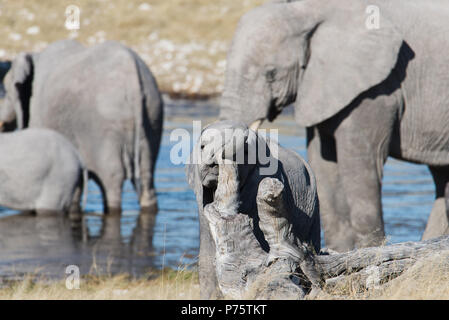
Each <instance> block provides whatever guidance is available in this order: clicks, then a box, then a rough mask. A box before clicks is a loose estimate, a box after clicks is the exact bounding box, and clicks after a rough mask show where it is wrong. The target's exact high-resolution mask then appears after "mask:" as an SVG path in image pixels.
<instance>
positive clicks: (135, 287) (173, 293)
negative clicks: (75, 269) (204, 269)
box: [0, 269, 199, 300]
mask: <svg viewBox="0 0 449 320" xmlns="http://www.w3.org/2000/svg"><path fill="white" fill-rule="evenodd" d="M71 299H74V300H113V299H120V300H152V299H163V300H171V299H178V300H193V299H199V284H198V276H197V273H195V272H191V271H173V270H169V269H166V270H164V271H163V272H162V271H160V270H159V271H154V272H153V273H152V274H150V275H149V276H148V277H147V278H145V279H132V278H131V277H129V276H128V275H116V276H86V277H83V278H82V279H81V281H80V288H79V289H73V290H68V289H67V288H66V285H65V282H64V281H58V282H51V281H46V280H45V279H40V280H37V281H36V280H35V279H33V277H32V276H29V277H27V278H25V279H24V280H22V281H18V282H12V283H11V284H9V285H8V286H5V287H4V288H2V289H0V300H71Z"/></svg>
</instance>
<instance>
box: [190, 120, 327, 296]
mask: <svg viewBox="0 0 449 320" xmlns="http://www.w3.org/2000/svg"><path fill="white" fill-rule="evenodd" d="M209 129H215V130H218V131H217V132H220V133H222V132H224V130H225V129H232V130H234V131H237V130H240V131H239V132H243V136H244V139H241V140H239V139H237V140H235V141H236V142H235V144H233V143H232V140H231V141H226V142H224V144H223V146H224V148H235V149H234V150H241V149H242V148H245V149H244V150H249V148H253V149H252V150H256V149H257V148H267V149H264V150H269V153H270V156H271V157H273V161H277V163H278V167H277V171H276V172H275V173H274V174H272V175H270V176H267V175H262V174H261V169H262V165H261V164H260V162H259V159H257V161H256V163H255V164H248V161H247V159H245V161H244V163H240V164H238V183H239V190H240V191H239V195H238V196H239V199H240V200H241V201H240V205H239V207H238V208H224V210H233V209H235V210H237V211H238V212H240V213H243V214H247V215H248V216H250V217H251V218H252V220H253V223H254V230H255V231H254V233H255V235H256V238H257V239H258V241H259V242H260V243H261V247H262V248H263V249H264V250H265V251H267V252H268V251H270V247H269V242H267V239H265V238H264V234H263V232H262V230H261V229H260V228H259V226H258V223H259V216H258V209H257V201H256V198H257V192H258V186H259V184H260V182H261V181H262V180H263V179H264V178H267V177H270V178H276V179H278V180H279V181H281V182H282V183H283V184H284V190H283V198H284V206H285V208H286V210H285V211H286V212H288V216H289V217H288V219H289V220H290V223H291V224H292V233H293V235H294V236H293V237H294V238H295V239H296V240H294V241H299V242H301V243H308V244H310V245H311V246H312V247H313V248H314V250H316V252H319V250H320V218H319V210H318V207H319V204H318V197H317V192H316V185H315V178H314V175H313V173H312V171H311V169H310V167H309V166H308V164H307V163H306V162H305V161H304V160H303V159H302V158H301V157H300V156H299V155H298V154H296V153H295V152H292V151H289V150H286V149H284V148H282V147H281V146H278V147H277V149H278V151H277V157H275V154H274V152H272V151H273V145H272V143H275V142H269V144H268V145H267V144H266V143H267V142H266V141H265V140H264V139H263V138H261V137H260V136H258V135H256V134H255V133H254V132H252V137H256V139H251V138H249V137H251V136H250V131H249V129H248V127H247V126H246V125H244V124H243V123H240V122H236V121H221V122H217V123H213V124H211V125H209V126H208V127H206V128H204V129H203V131H202V135H201V137H200V139H199V141H198V143H197V144H196V145H195V147H194V149H193V151H192V154H191V157H190V164H187V165H186V174H187V179H188V182H189V185H190V187H191V188H192V189H193V190H194V192H195V195H196V199H197V203H198V210H199V221H200V255H199V277H200V289H201V297H202V298H205V299H211V298H217V297H218V296H219V291H218V290H217V288H218V284H217V279H216V275H215V267H214V263H213V261H214V257H215V244H214V241H213V239H212V238H211V234H210V229H209V224H208V222H207V219H206V218H205V216H204V213H203V211H204V208H205V206H206V205H208V204H210V203H212V202H213V200H214V192H215V190H216V188H217V182H218V173H219V172H218V165H217V163H218V160H217V159H218V158H217V157H222V156H223V153H222V150H223V149H220V148H216V146H214V144H213V142H212V140H209V141H206V140H205V139H203V137H205V136H206V135H207V134H208V132H210V130H209ZM208 130H209V131H208ZM223 141H224V140H223ZM276 145H277V143H276ZM228 150H229V149H228ZM226 157H227V156H226ZM231 157H232V155H231ZM245 157H246V156H245ZM200 160H201V161H200ZM228 160H231V159H228Z"/></svg>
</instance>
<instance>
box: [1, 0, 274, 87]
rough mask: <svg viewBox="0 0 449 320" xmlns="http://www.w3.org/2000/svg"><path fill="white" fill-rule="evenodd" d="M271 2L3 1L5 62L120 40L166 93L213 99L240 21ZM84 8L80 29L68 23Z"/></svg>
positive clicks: (2, 49) (221, 79)
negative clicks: (60, 47) (73, 11)
mask: <svg viewBox="0 0 449 320" xmlns="http://www.w3.org/2000/svg"><path fill="white" fill-rule="evenodd" d="M264 2H265V0H214V1H210V0H147V2H145V1H142V0H140V1H139V0H115V1H106V0H62V1H59V0H58V1H57V0H40V1H27V0H0V33H1V34H2V37H0V59H11V58H13V57H14V56H15V55H16V54H17V53H18V52H20V51H39V50H41V49H42V48H44V47H45V46H46V45H47V44H48V43H51V42H53V41H56V40H59V39H64V38H68V37H71V36H76V38H77V39H78V40H80V41H81V42H82V43H84V44H86V45H92V44H95V43H98V42H103V41H105V40H118V41H121V42H123V43H125V44H127V45H129V46H130V47H132V48H133V49H135V50H136V51H137V52H138V53H139V54H140V55H141V56H142V57H143V59H144V60H145V61H146V62H147V64H148V65H149V66H150V68H151V70H152V71H153V72H154V74H155V76H156V78H157V80H158V82H159V85H160V87H161V88H162V90H164V91H170V92H184V93H190V94H195V93H196V94H206V95H207V94H215V93H219V92H220V91H221V88H222V82H223V73H224V69H225V63H226V62H225V59H226V52H227V47H228V44H229V41H230V39H231V38H232V34H233V33H234V30H235V27H236V25H237V22H238V19H239V18H240V17H241V15H242V14H243V13H244V12H246V11H248V10H250V9H251V8H253V7H255V6H257V5H260V4H262V3H264ZM68 5H76V6H78V7H79V8H80V9H81V19H80V30H79V31H78V32H77V34H73V33H72V34H71V31H69V30H67V29H66V28H65V26H64V24H65V20H66V17H65V10H66V7H67V6H68Z"/></svg>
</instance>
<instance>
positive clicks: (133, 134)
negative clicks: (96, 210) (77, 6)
mask: <svg viewBox="0 0 449 320" xmlns="http://www.w3.org/2000/svg"><path fill="white" fill-rule="evenodd" d="M4 86H5V90H6V96H5V98H4V101H3V104H2V106H1V108H0V126H3V127H4V128H5V129H7V130H15V129H18V130H19V131H16V132H15V133H14V134H3V135H2V136H4V137H2V139H4V140H11V142H10V143H9V144H5V146H2V148H3V149H2V151H3V152H2V158H1V159H0V170H1V171H0V175H2V176H3V175H5V176H6V177H8V179H9V180H16V181H17V180H21V184H22V185H23V187H20V188H17V186H18V185H17V183H15V184H7V183H6V182H5V183H4V185H3V186H2V190H3V192H4V193H5V197H4V198H3V196H2V195H0V199H4V200H3V201H2V202H0V203H1V204H2V205H4V206H9V207H13V208H15V209H20V210H36V211H73V212H79V210H80V208H79V204H80V198H81V196H82V186H83V184H86V183H87V181H86V179H83V178H82V175H81V176H76V175H74V173H73V174H71V172H69V171H68V170H69V166H66V163H65V162H61V161H60V160H61V159H60V157H61V153H63V152H65V151H64V146H63V144H62V143H60V145H61V146H60V147H55V148H50V147H49V148H42V149H40V153H41V154H44V153H45V156H39V150H32V149H30V148H29V145H30V144H31V145H33V144H34V142H33V141H32V140H31V139H36V138H35V137H34V138H33V134H32V132H36V133H37V131H35V130H36V129H37V128H40V129H42V128H45V129H47V130H50V129H51V130H52V132H50V131H47V133H46V140H47V141H48V140H52V139H53V140H55V141H58V142H61V140H62V138H61V137H60V136H59V134H57V133H60V134H62V135H64V136H65V138H66V139H67V140H65V142H66V144H67V146H65V148H69V147H71V148H73V147H74V148H76V150H77V152H78V153H79V155H78V158H80V159H82V164H81V163H80V164H79V166H80V168H85V169H86V170H87V172H88V173H89V177H91V178H92V179H94V180H95V181H96V183H97V184H98V185H99V187H100V189H101V190H102V193H103V201H104V211H105V212H106V213H108V212H119V211H120V208H121V195H122V185H123V182H124V181H125V180H126V179H131V181H132V183H133V185H134V187H135V189H136V191H137V192H138V195H139V202H140V206H141V207H142V209H143V210H145V209H149V208H152V207H154V206H155V205H156V195H155V191H154V181H153V171H154V165H155V162H156V158H157V154H158V151H159V144H160V140H161V134H162V122H163V102H162V98H161V94H160V92H159V90H158V87H157V84H156V81H155V79H154V77H153V75H152V74H151V72H150V70H149V69H148V67H147V66H146V65H145V63H144V62H143V61H142V60H141V59H140V57H139V56H138V55H137V54H136V53H135V52H134V51H132V50H131V49H129V48H127V47H125V46H123V45H121V44H119V43H117V42H113V41H109V42H105V43H103V44H100V45H97V46H94V47H91V48H86V47H84V46H82V45H81V44H80V43H79V42H77V41H74V40H62V41H58V42H55V43H53V44H51V45H49V46H48V47H47V48H46V49H45V50H43V51H42V52H39V53H21V54H19V55H18V56H17V57H16V58H15V59H14V61H13V62H12V65H11V68H10V70H9V71H8V73H7V74H6V76H5V78H4ZM21 129H25V130H23V131H20V130H21ZM26 132H28V133H26ZM51 135H53V137H51ZM12 139H14V140H12ZM12 141H15V143H13V142H12ZM34 145H36V144H34ZM72 146H73V147H72ZM32 152H34V154H33V153H32ZM18 153H20V154H21V155H22V156H23V157H24V158H30V159H33V161H32V162H29V163H25V162H22V161H14V160H13V158H14V157H17V155H16V154H18ZM9 157H11V159H10V158H9ZM47 167H48V168H54V167H61V168H66V167H67V168H66V169H67V171H64V170H63V169H59V170H60V171H61V172H60V174H61V176H64V175H65V176H68V175H71V176H72V179H71V181H70V182H68V181H63V179H61V178H60V179H59V180H60V181H59V182H58V183H55V181H54V180H55V178H56V177H55V176H51V175H50V172H52V171H51V170H47V169H46V168H47ZM25 170H29V171H32V172H34V173H35V174H36V176H37V177H39V179H40V182H38V181H35V180H32V179H34V178H35V177H34V176H30V175H25V174H24V172H25ZM53 171H54V170H53ZM81 171H82V170H81ZM8 179H7V180H2V182H3V181H9V180H8ZM36 179H37V178H36ZM52 179H53V181H52ZM67 180H68V179H67ZM73 181H75V183H74V182H73ZM36 183H38V185H40V186H42V188H41V192H40V193H28V192H26V191H27V190H28V187H27V186H33V185H34V184H36ZM66 183H69V184H67V185H66ZM46 184H53V188H59V189H60V190H65V194H64V195H61V197H63V198H64V199H65V200H64V201H56V200H55V199H54V197H55V196H56V194H54V193H52V192H47V191H45V188H43V186H44V185H46ZM17 193H20V194H21V199H22V201H20V202H19V203H18V202H17V201H14V199H15V198H17V196H16V194H17ZM67 198H70V201H67ZM72 199H73V201H72Z"/></svg>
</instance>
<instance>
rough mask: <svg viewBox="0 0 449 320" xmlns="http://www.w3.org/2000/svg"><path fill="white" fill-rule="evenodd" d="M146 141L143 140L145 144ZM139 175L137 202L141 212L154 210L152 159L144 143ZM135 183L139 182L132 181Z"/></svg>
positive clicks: (154, 195) (155, 203)
mask: <svg viewBox="0 0 449 320" xmlns="http://www.w3.org/2000/svg"><path fill="white" fill-rule="evenodd" d="M147 143H148V142H145V144H147ZM140 175H141V177H140V195H139V196H140V197H139V204H140V208H141V212H142V213H143V212H155V211H157V200H156V192H155V190H154V176H153V175H154V161H153V160H152V157H151V154H150V151H149V148H148V147H147V146H146V145H145V147H143V148H141V161H140ZM135 183H139V182H138V181H134V184H135ZM136 190H137V188H136Z"/></svg>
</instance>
